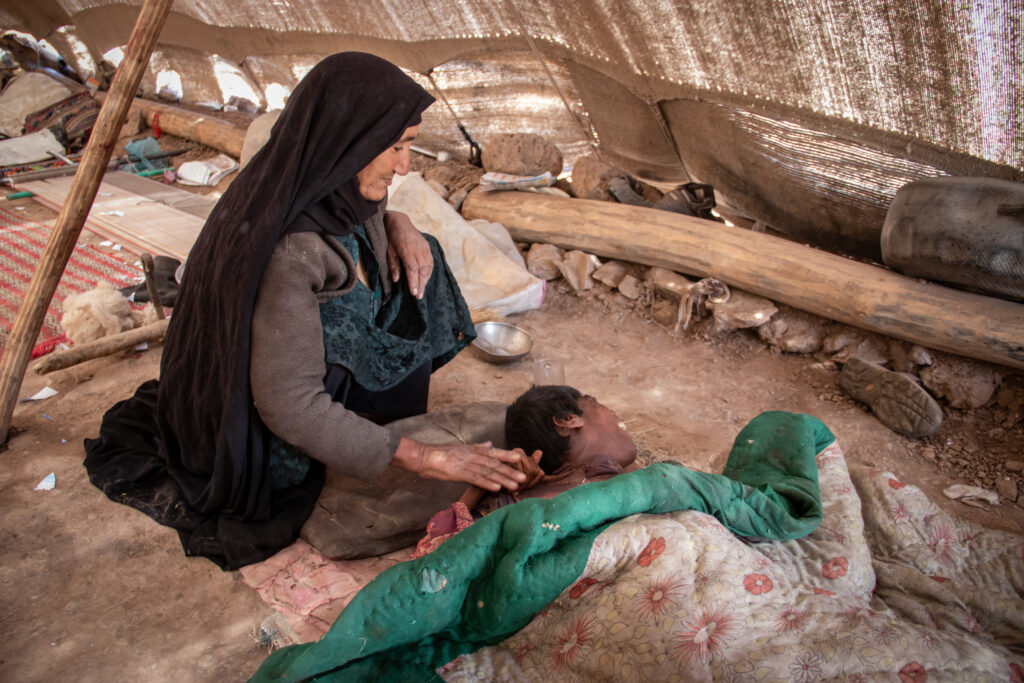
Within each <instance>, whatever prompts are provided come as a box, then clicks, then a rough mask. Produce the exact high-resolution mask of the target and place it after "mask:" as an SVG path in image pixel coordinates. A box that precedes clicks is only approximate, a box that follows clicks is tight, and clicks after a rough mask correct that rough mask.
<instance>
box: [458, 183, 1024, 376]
mask: <svg viewBox="0 0 1024 683" xmlns="http://www.w3.org/2000/svg"><path fill="white" fill-rule="evenodd" d="M462 213H463V215H464V216H465V217H466V218H467V219H473V218H483V219H486V220H489V221H494V222H497V223H501V224H502V225H504V226H505V227H506V228H508V230H509V232H510V233H511V234H512V237H513V239H516V240H520V241H524V242H546V243H550V244H555V245H557V246H559V247H562V248H564V249H580V250H582V251H585V252H588V253H591V254H597V255H598V256H604V257H606V258H616V259H622V260H625V261H632V262H634V263H643V264H647V265H650V266H661V267H663V268H669V269H671V270H676V271H680V272H682V273H688V274H692V275H699V276H700V277H716V278H719V279H720V280H722V281H724V282H726V283H728V284H729V285H730V286H734V287H737V288H739V289H743V290H746V291H748V292H753V293H754V294H760V295H761V296H764V297H768V298H769V299H772V300H774V301H781V302H782V303H785V304H789V305H790V306H793V307H795V308H799V309H801V310H804V311H809V312H811V313H815V314H817V315H821V316H824V317H826V318H829V319H830V320H839V321H841V322H845V323H848V324H850V325H854V326H856V327H861V328H863V329H866V330H871V331H873V332H879V333H881V334H885V335H889V336H891V337H896V338H898V339H905V340H907V341H911V342H914V343H917V344H922V345H924V346H927V347H929V348H933V349H939V350H941V351H948V352H950V353H955V354H958V355H961V356H968V357H970V358H977V359H979V360H984V361H991V362H993V363H999V364H1001V365H1007V366H1010V367H1013V368H1024V304H1019V303H1015V302H1012V301H1007V300H1005V299H997V298H994V297H988V296H983V295H981V294H973V293H970V292H964V291H961V290H958V289H951V288H949V287H943V286H941V285H938V284H935V283H932V282H922V281H919V280H915V279H914V278H910V277H907V276H905V275H900V274H898V273H894V272H892V271H889V270H885V269H883V268H879V267H876V266H872V265H868V264H865V263H860V262H858V261H853V260H851V259H847V258H843V257H841V256H836V255H835V254H830V253H828V252H824V251H819V250H817V249H812V248H810V247H805V246H803V245H801V244H798V243H795V242H790V241H789V240H785V239H782V238H779V237H773V236H771V235H766V234H761V233H756V232H751V231H749V230H742V229H740V228H732V227H729V226H727V225H722V224H721V223H714V222H711V221H705V220H701V219H699V218H693V217H690V216H683V215H680V214H677V213H671V212H668V211H659V210H657V209H646V208H641V207H635V206H627V205H625V204H616V203H613V202H601V201H591V200H585V199H564V198H561V197H552V196H549V195H541V194H534V193H527V192H501V191H492V192H481V191H479V190H474V191H473V192H471V193H470V195H469V196H468V197H467V198H466V201H465V203H464V204H463V207H462Z"/></svg>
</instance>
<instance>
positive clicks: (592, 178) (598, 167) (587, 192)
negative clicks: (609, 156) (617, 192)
mask: <svg viewBox="0 0 1024 683" xmlns="http://www.w3.org/2000/svg"><path fill="white" fill-rule="evenodd" d="M625 176H626V174H625V173H623V172H622V171H620V170H619V169H617V168H615V167H614V166H611V165H609V164H606V163H605V162H603V161H601V160H600V159H599V158H598V157H597V156H596V155H594V154H590V155H587V156H585V157H581V158H580V159H578V160H577V161H576V163H575V165H573V167H572V196H573V197H576V198H577V199H600V200H604V201H612V195H611V193H610V192H608V181H609V180H611V179H612V178H622V177H625Z"/></svg>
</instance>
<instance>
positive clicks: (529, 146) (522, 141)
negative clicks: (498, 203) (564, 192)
mask: <svg viewBox="0 0 1024 683" xmlns="http://www.w3.org/2000/svg"><path fill="white" fill-rule="evenodd" d="M480 159H481V161H482V162H483V164H484V168H485V169H487V170H488V171H496V172H498V173H511V174H512V175H521V176H535V175H541V174H543V173H545V172H548V173H551V175H553V176H556V177H557V176H558V175H559V174H560V173H561V172H562V152H561V151H559V149H558V147H557V146H556V145H555V144H554V143H553V142H551V141H549V140H547V139H546V138H543V137H541V136H540V135H534V134H533V133H506V134H502V135H498V136H496V137H494V138H492V139H491V141H490V142H489V143H487V145H485V146H484V148H483V152H482V153H481V156H480Z"/></svg>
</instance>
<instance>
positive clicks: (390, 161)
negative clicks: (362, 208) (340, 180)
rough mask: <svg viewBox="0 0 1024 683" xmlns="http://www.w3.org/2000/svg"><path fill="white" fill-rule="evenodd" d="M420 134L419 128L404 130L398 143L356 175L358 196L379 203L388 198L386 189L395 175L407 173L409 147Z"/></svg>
mask: <svg viewBox="0 0 1024 683" xmlns="http://www.w3.org/2000/svg"><path fill="white" fill-rule="evenodd" d="M419 132H420V127H419V126H413V127H411V128H406V129H405V133H403V134H402V137H401V139H399V141H398V142H396V143H395V144H393V145H392V146H390V147H388V148H387V149H386V150H384V151H383V152H381V153H380V154H379V155H378V156H377V158H376V159H374V160H373V161H371V162H370V164H369V165H368V166H367V167H366V168H364V169H363V170H362V171H360V172H359V173H357V174H356V180H358V181H359V194H361V195H362V196H363V199H369V200H370V201H374V202H379V201H380V200H382V199H384V198H385V197H387V196H388V187H389V186H390V185H391V179H392V178H394V177H395V174H396V173H397V174H398V175H405V174H406V173H408V172H409V163H410V160H409V156H410V154H412V152H411V151H410V150H409V146H410V145H412V141H413V140H414V139H416V135H417V133H419Z"/></svg>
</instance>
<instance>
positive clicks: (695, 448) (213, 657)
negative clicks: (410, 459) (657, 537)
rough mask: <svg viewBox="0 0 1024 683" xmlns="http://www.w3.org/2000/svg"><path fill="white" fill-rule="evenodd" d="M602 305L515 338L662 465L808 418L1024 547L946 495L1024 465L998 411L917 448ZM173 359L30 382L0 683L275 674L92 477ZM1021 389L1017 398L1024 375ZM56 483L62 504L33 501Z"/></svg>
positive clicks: (477, 372)
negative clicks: (137, 395)
mask: <svg viewBox="0 0 1024 683" xmlns="http://www.w3.org/2000/svg"><path fill="white" fill-rule="evenodd" d="M51 218H52V216H51ZM602 287H603V286H599V288H598V289H597V290H595V291H593V292H591V293H588V294H587V295H585V296H582V297H578V296H576V295H575V294H573V293H570V292H568V291H567V290H566V289H565V286H564V285H558V284H554V285H553V286H551V287H550V288H549V294H548V298H547V301H546V302H545V304H544V306H543V307H542V308H541V309H540V310H537V311H531V312H528V313H525V314H520V315H517V316H514V322H516V323H517V324H520V325H522V326H523V327H525V328H526V329H527V330H528V331H530V332H531V333H532V334H533V335H534V339H535V347H534V351H533V354H532V356H533V357H540V356H542V355H555V356H559V357H562V358H564V359H565V360H566V373H565V374H566V380H567V382H568V383H570V384H573V385H575V386H577V387H578V388H579V389H581V390H582V391H584V392H586V393H590V394H593V395H595V396H597V397H599V398H600V399H601V400H602V401H603V402H605V403H606V404H608V405H609V406H611V407H612V408H614V409H615V410H616V411H617V412H618V414H619V416H620V417H621V418H622V419H623V420H624V421H626V422H627V424H628V427H629V429H630V430H631V431H632V432H633V434H634V435H635V436H636V437H637V439H638V440H639V441H640V442H641V443H642V444H643V445H644V446H645V448H646V450H648V451H649V452H651V453H652V454H653V455H654V456H655V457H659V458H673V459H676V460H679V461H681V462H683V463H685V464H687V465H689V466H691V467H694V468H697V469H702V470H707V471H719V470H720V469H721V467H722V465H723V464H724V462H725V458H726V454H727V453H728V451H729V448H730V445H731V442H732V439H733V438H734V437H735V435H736V433H737V432H738V431H739V430H740V428H741V427H742V426H743V425H744V424H745V423H746V422H747V421H748V420H749V419H751V418H752V417H754V416H755V415H757V414H758V413H760V412H761V411H764V410H789V411H799V412H807V413H812V414H814V415H817V416H818V417H820V418H821V419H822V420H824V422H825V423H826V424H827V425H828V426H829V427H830V428H831V429H832V430H833V432H834V433H835V434H836V435H837V436H838V438H839V441H840V443H841V444H842V446H843V447H844V449H845V451H846V454H847V457H848V458H849V459H850V460H851V461H855V462H860V463H870V464H873V465H876V466H878V467H881V468H885V469H887V470H890V471H892V472H894V473H895V474H896V475H897V476H899V478H900V479H902V480H903V481H906V482H910V483H914V484H917V485H919V486H921V487H922V488H923V489H924V490H925V491H926V492H927V493H928V494H929V495H930V496H931V497H932V499H933V500H935V501H936V502H937V503H938V504H939V505H941V506H942V507H943V508H945V509H947V510H949V511H951V512H954V513H959V514H961V515H965V516H968V517H969V518H971V519H972V520H974V521H976V522H979V523H982V524H984V525H986V526H989V527H992V528H999V529H1004V530H1008V531H1013V532H1016V533H1021V532H1024V509H1021V508H1020V507H1017V506H1016V505H1014V504H1013V503H1005V504H1003V505H1000V506H998V507H995V508H992V509H991V510H988V511H982V510H978V509H975V508H969V507H967V506H965V505H963V504H961V503H957V502H953V501H949V500H947V499H945V498H944V497H943V496H942V494H941V490H942V489H943V488H944V487H946V486H948V485H949V484H951V483H956V482H959V483H971V480H970V478H968V479H962V478H954V476H953V473H958V472H967V473H968V474H967V476H968V477H970V473H971V472H973V470H972V468H974V467H975V466H976V465H978V464H979V463H980V464H983V466H984V468H985V470H986V471H988V470H993V471H998V470H999V468H1001V467H1002V466H1003V463H1004V462H1005V461H1006V460H1008V459H1018V460H1019V459H1021V454H1022V450H1024V449H1022V446H1021V444H1022V443H1024V439H1022V437H1024V422H1017V423H1016V424H1014V425H1011V426H1009V427H1006V426H1004V424H1005V423H1006V421H1007V415H1006V411H1005V410H1003V409H1001V408H999V407H998V406H997V405H994V404H993V405H992V406H991V407H985V408H981V409H978V410H974V411H968V412H962V411H956V410H950V409H948V408H947V409H946V410H945V423H944V425H943V427H942V429H941V430H940V431H939V433H938V434H937V435H935V436H933V437H929V439H927V440H924V441H911V440H908V439H906V438H904V437H901V436H899V435H897V434H894V433H893V432H891V431H889V430H888V429H886V428H885V427H884V426H882V425H881V424H880V423H879V422H877V421H876V420H875V419H874V418H873V417H871V415H870V414H869V413H868V412H867V411H866V409H864V408H862V407H861V406H859V405H857V404H855V403H853V402H852V401H850V400H848V399H846V398H845V397H844V396H843V395H842V394H841V392H840V391H839V388H838V373H837V372H836V370H835V369H834V368H830V367H828V366H827V365H822V364H821V363H820V362H819V360H817V359H814V358H811V357H806V356H796V355H780V354H777V353H774V352H772V351H769V350H768V349H767V347H765V346H764V345H763V344H761V343H760V342H759V341H757V340H756V339H755V338H754V337H752V336H751V335H748V334H746V333H742V332H737V333H731V334H729V335H727V336H725V337H718V336H716V335H715V334H714V333H713V332H712V331H710V329H709V328H708V326H707V324H701V325H698V326H697V327H696V328H694V329H692V330H691V331H689V332H687V333H685V334H684V335H683V336H681V337H678V338H677V337H674V336H673V335H672V334H671V333H670V331H669V330H668V328H666V327H665V326H664V325H662V324H661V323H659V322H657V320H656V319H652V318H651V311H650V309H649V308H646V307H640V308H638V309H634V307H633V305H632V304H631V303H630V302H628V301H627V300H625V299H623V298H622V297H620V296H618V295H612V294H610V293H609V292H608V291H607V290H606V289H602ZM655 318H658V315H655ZM159 353H160V350H159V348H152V349H150V350H148V351H146V352H143V353H141V354H137V353H134V352H133V353H131V354H128V355H126V356H119V357H112V358H106V359H99V360H95V361H90V362H89V363H86V364H83V365H81V366H78V367H76V368H71V369H68V370H64V371H60V372H56V373H53V374H51V375H48V376H45V377H40V376H37V375H35V374H34V373H32V372H31V371H30V372H29V373H28V375H27V377H26V379H25V382H24V385H23V387H22V390H21V392H20V395H22V396H29V395H31V394H33V393H35V392H36V391H37V390H39V389H41V388H43V387H44V386H47V385H48V386H51V387H53V388H55V389H57V390H58V391H59V392H60V393H59V394H58V395H57V396H55V397H53V398H50V399H47V400H45V401H41V402H34V403H22V404H20V405H19V406H18V407H17V409H16V410H15V413H14V419H13V424H14V426H15V427H17V428H18V429H20V430H22V431H21V432H20V433H19V434H18V435H17V436H15V437H13V438H12V439H11V440H10V442H9V448H8V450H6V451H5V452H2V453H0V507H2V509H3V513H4V514H3V520H2V522H0V539H2V541H0V542H2V548H3V550H2V561H0V603H2V604H3V605H4V610H3V611H2V612H0V635H2V636H3V637H2V638H0V680H9V681H53V680H90V681H91V680H145V681H183V680H184V681H240V680H245V679H246V678H247V677H248V676H249V675H250V674H251V673H252V672H253V671H254V670H255V669H256V667H257V666H259V664H260V662H262V661H263V659H264V657H265V656H266V651H265V650H262V649H259V648H257V647H256V646H255V643H254V641H253V639H252V638H251V633H252V632H253V630H254V629H255V628H256V627H257V626H258V625H259V623H260V622H261V621H262V620H263V619H264V618H265V617H267V616H269V615H270V614H271V610H270V609H269V608H268V607H267V606H266V605H265V604H264V603H263V602H262V601H261V600H260V598H259V597H258V596H257V595H256V593H255V591H253V590H251V589H249V588H248V587H247V586H245V584H244V583H242V581H241V579H240V577H239V575H238V574H237V572H230V573H225V572H222V571H221V570H219V569H218V568H217V567H215V566H214V565H213V564H212V563H210V562H208V561H207V560H203V559H196V558H186V557H184V555H183V554H182V551H181V547H180V545H179V543H178V540H177V537H176V535H175V533H174V532H172V531H171V530H169V529H166V528H164V527H161V526H159V525H157V524H156V523H154V522H152V521H151V520H150V519H149V518H147V517H145V516H144V515H142V514H141V513H138V512H136V511H134V510H132V509H130V508H128V507H125V506H122V505H117V504H115V503H113V502H111V501H109V500H107V499H106V498H105V497H104V496H103V495H102V494H101V493H100V492H99V491H98V490H97V489H95V488H94V487H92V486H91V485H90V484H89V482H88V479H87V477H86V473H85V470H84V468H83V467H82V465H81V462H82V458H83V448H82V439H83V438H87V437H91V436H95V435H96V433H97V429H98V426H99V422H100V417H101V415H102V414H103V412H104V411H105V410H106V409H107V408H108V407H109V406H110V405H111V404H113V403H114V402H115V401H118V400H120V399H123V398H125V397H127V396H128V395H130V394H131V393H132V391H134V389H135V387H136V386H137V385H138V384H139V383H141V382H142V381H144V380H146V379H149V378H151V377H155V376H156V375H157V372H158V364H159ZM531 378H532V375H531V370H530V363H529V359H527V360H524V361H520V362H518V363H515V364H510V365H503V366H495V365H488V364H486V363H485V362H484V361H482V360H480V359H478V358H477V357H476V356H474V355H473V354H472V353H470V352H468V351H467V352H464V353H463V354H460V356H459V357H457V358H456V359H455V360H454V361H453V362H452V363H450V364H449V365H448V366H447V367H445V368H443V369H442V370H441V371H440V372H438V373H437V374H436V375H435V380H434V383H433V385H432V389H431V405H432V407H441V406H445V405H449V404H453V403H457V402H464V401H472V400H510V399H512V398H513V397H514V396H515V395H517V394H518V393H519V392H520V391H522V390H524V389H526V388H527V387H528V386H529V385H530V382H531ZM1009 382H1010V383H1011V384H1010V386H1012V387H1015V388H1014V389H1013V391H1017V392H1019V391H1021V389H1020V387H1021V381H1020V376H1019V374H1018V375H1015V376H1011V378H1010V380H1009ZM961 461H962V462H963V463H964V464H961ZM978 466H980V465H978ZM50 472H54V473H56V477H57V485H56V488H54V489H53V490H52V491H37V490H34V489H35V486H36V484H37V483H39V481H40V480H41V479H43V477H45V476H46V475H47V474H48V473H50Z"/></svg>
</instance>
